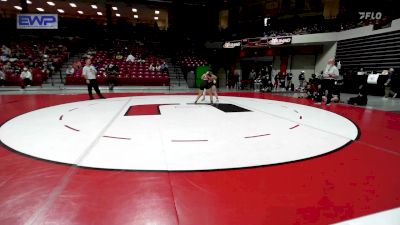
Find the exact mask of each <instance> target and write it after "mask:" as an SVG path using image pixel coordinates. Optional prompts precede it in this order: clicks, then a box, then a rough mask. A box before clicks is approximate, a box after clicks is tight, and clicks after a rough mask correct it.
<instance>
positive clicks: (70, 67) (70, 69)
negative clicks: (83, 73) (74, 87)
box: [65, 65, 75, 76]
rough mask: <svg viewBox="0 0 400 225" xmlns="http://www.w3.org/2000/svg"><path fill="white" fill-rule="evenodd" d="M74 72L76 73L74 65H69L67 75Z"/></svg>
mask: <svg viewBox="0 0 400 225" xmlns="http://www.w3.org/2000/svg"><path fill="white" fill-rule="evenodd" d="M74 73H75V69H74V67H72V65H69V66H68V68H67V70H66V71H65V74H66V75H67V76H73V75H74Z"/></svg>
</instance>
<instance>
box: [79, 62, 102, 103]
mask: <svg viewBox="0 0 400 225" xmlns="http://www.w3.org/2000/svg"><path fill="white" fill-rule="evenodd" d="M85 63H86V65H85V66H84V67H83V70H82V75H83V76H84V77H85V79H86V84H87V86H88V92H89V97H90V99H94V98H93V94H92V88H94V90H95V91H96V93H97V95H98V96H99V98H104V96H103V95H102V94H101V93H100V89H99V85H98V84H97V80H96V73H97V70H96V68H94V66H92V61H91V60H90V59H86V61H85Z"/></svg>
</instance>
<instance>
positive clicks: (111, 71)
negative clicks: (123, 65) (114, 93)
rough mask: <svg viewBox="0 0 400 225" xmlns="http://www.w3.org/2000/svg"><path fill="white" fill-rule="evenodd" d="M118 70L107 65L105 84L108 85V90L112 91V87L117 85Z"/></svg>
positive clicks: (115, 66) (111, 65)
mask: <svg viewBox="0 0 400 225" xmlns="http://www.w3.org/2000/svg"><path fill="white" fill-rule="evenodd" d="M118 71H119V68H118V66H117V65H114V64H112V63H111V64H109V65H108V66H107V68H106V72H107V83H108V89H109V90H113V89H114V86H115V85H116V84H117V74H118Z"/></svg>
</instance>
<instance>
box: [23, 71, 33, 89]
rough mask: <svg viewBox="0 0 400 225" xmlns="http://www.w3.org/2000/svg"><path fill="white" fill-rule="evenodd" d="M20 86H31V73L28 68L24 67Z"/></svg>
mask: <svg viewBox="0 0 400 225" xmlns="http://www.w3.org/2000/svg"><path fill="white" fill-rule="evenodd" d="M20 77H21V88H22V89H24V88H25V86H28V87H29V86H31V83H32V73H31V72H30V71H29V70H28V68H26V67H24V70H23V71H22V73H21V75H20Z"/></svg>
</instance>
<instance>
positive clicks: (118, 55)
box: [115, 52, 123, 60]
mask: <svg viewBox="0 0 400 225" xmlns="http://www.w3.org/2000/svg"><path fill="white" fill-rule="evenodd" d="M122 58H123V56H122V54H121V53H120V52H118V53H117V55H116V56H115V59H116V60H121V59H122Z"/></svg>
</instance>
